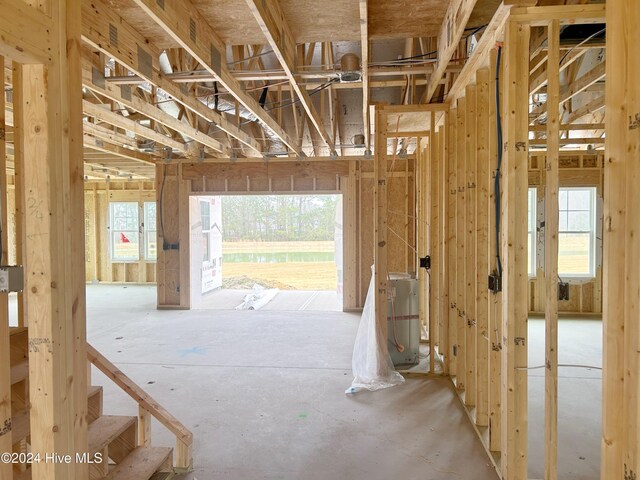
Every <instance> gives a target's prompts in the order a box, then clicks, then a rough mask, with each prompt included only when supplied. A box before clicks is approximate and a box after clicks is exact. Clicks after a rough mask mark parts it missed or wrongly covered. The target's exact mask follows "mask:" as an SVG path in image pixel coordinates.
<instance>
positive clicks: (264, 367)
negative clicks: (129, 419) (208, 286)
mask: <svg viewBox="0 0 640 480" xmlns="http://www.w3.org/2000/svg"><path fill="white" fill-rule="evenodd" d="M87 292H88V305H89V308H88V309H89V315H88V317H89V320H88V331H89V341H90V342H91V343H92V344H93V345H94V346H95V347H96V348H98V349H99V350H100V351H101V352H103V353H104V354H105V355H106V356H107V357H108V358H110V359H111V360H112V361H114V362H115V363H116V364H117V365H118V367H119V368H121V369H122V370H123V371H124V372H125V373H126V374H127V375H129V376H130V377H131V378H132V379H133V380H134V381H136V382H137V383H138V384H139V385H141V386H142V387H144V388H145V389H146V390H147V391H148V392H149V393H150V394H151V395H152V396H153V397H155V398H156V399H157V400H158V401H159V402H160V403H161V404H162V405H163V406H165V407H166V408H167V409H168V410H169V411H170V412H172V413H173V414H174V415H175V416H176V417H177V418H179V419H181V421H183V422H184V423H185V425H187V427H189V428H191V429H192V431H193V432H194V435H195V449H194V462H195V472H194V473H193V475H191V476H190V477H189V478H193V479H198V480H210V479H234V480H237V479H257V478H263V479H293V478H296V479H327V478H331V479H365V478H366V479H380V480H387V479H389V478H407V479H417V478H420V479H431V480H450V479H460V480H463V479H468V480H485V479H487V480H488V479H496V478H497V476H496V474H495V472H494V471H493V469H492V468H491V466H490V465H489V462H488V460H487V457H486V456H485V453H484V450H483V449H482V446H481V444H480V442H479V440H478V439H477V438H476V436H475V433H474V432H473V429H472V427H471V425H470V424H469V422H468V420H467V417H466V415H465V413H464V412H463V410H462V408H461V406H460V404H459V402H458V400H457V398H456V396H455V394H454V392H453V391H452V389H451V388H450V386H449V382H448V381H447V380H446V379H437V378H431V379H415V378H414V379H408V380H407V382H406V383H405V384H404V385H401V386H399V387H395V388H391V389H389V390H385V391H380V392H375V393H361V394H357V395H354V396H346V395H345V394H344V390H345V389H346V388H347V387H348V386H349V385H350V383H351V352H352V348H353V340H354V337H355V333H356V329H357V325H358V320H359V316H358V315H353V314H345V313H342V312H311V311H304V312H300V313H295V312H287V314H286V315H282V314H281V313H278V312H275V311H269V310H258V311H253V312H247V311H235V310H228V311H214V310H192V311H157V310H155V308H154V307H155V295H154V290H153V289H152V288H149V287H134V286H130V287H127V288H123V287H118V286H89V287H88V289H87ZM94 383H95V384H100V385H104V386H105V412H106V413H111V414H129V415H131V414H135V412H136V409H135V405H134V403H133V402H132V401H130V400H129V398H128V397H127V396H126V395H125V394H123V393H122V392H121V391H119V390H118V389H117V388H115V387H113V386H112V384H110V382H109V381H108V380H107V379H106V378H104V377H103V376H102V375H101V374H99V373H98V372H94ZM153 429H154V442H155V443H156V444H158V445H169V446H170V445H171V444H172V442H173V440H172V437H171V436H170V435H169V434H168V433H166V431H165V430H164V429H163V428H162V426H160V425H156V424H154V426H153ZM461 460H462V461H461Z"/></svg>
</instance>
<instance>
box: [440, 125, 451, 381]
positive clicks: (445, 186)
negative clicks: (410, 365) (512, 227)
mask: <svg viewBox="0 0 640 480" xmlns="http://www.w3.org/2000/svg"><path fill="white" fill-rule="evenodd" d="M450 116H451V115H450V113H447V114H446V115H445V119H444V125H442V126H441V127H440V129H439V133H440V145H441V147H442V149H441V153H440V175H439V179H438V183H439V186H438V193H439V200H438V201H439V203H440V207H439V209H438V216H439V217H440V221H439V230H438V235H439V237H440V246H439V249H440V250H439V252H440V255H439V258H438V262H439V263H440V276H439V280H438V281H439V282H440V287H439V289H440V301H439V307H438V316H439V318H440V323H441V325H442V333H441V335H440V341H441V343H442V344H441V346H440V354H441V355H442V356H443V366H442V367H443V368H442V373H443V374H444V375H449V374H450V365H451V334H450V329H449V272H448V267H449V235H448V220H449V197H450V194H449V181H448V179H449V172H448V167H447V165H448V161H449V132H448V130H447V124H448V122H449V117H450Z"/></svg>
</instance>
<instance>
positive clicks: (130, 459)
mask: <svg viewBox="0 0 640 480" xmlns="http://www.w3.org/2000/svg"><path fill="white" fill-rule="evenodd" d="M172 453H173V449H172V448H166V447H138V448H136V449H135V450H134V451H133V452H131V453H130V454H129V455H127V457H126V458H125V459H124V460H123V461H122V462H120V463H119V464H117V465H116V466H115V467H114V468H113V470H111V472H109V475H107V477H106V480H149V479H150V478H151V477H152V476H153V474H155V473H156V472H157V471H158V470H159V469H160V468H161V467H162V466H163V465H164V464H165V463H166V462H167V460H168V459H169V458H170V457H171V455H172Z"/></svg>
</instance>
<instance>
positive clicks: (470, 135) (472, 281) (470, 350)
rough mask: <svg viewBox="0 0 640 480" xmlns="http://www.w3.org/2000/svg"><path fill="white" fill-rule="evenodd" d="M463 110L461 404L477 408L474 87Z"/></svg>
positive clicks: (471, 88)
mask: <svg viewBox="0 0 640 480" xmlns="http://www.w3.org/2000/svg"><path fill="white" fill-rule="evenodd" d="M465 90H466V95H465V99H466V102H465V104H466V111H465V165H464V168H465V179H464V181H465V182H466V185H465V205H466V221H465V224H464V248H465V260H464V288H465V302H464V311H465V313H466V319H465V323H466V325H465V335H466V355H467V362H466V364H467V380H466V387H467V389H466V392H465V397H464V402H465V404H466V405H467V406H469V407H475V406H476V396H477V393H478V392H477V388H478V377H477V358H476V353H477V345H478V340H477V324H476V309H477V304H476V186H477V178H476V172H477V156H476V154H477V138H476V135H477V118H476V101H477V95H476V91H477V88H476V86H475V85H467V88H466V89H465Z"/></svg>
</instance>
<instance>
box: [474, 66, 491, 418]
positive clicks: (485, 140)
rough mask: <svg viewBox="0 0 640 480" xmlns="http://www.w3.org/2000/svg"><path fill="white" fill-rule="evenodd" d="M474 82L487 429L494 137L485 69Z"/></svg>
mask: <svg viewBox="0 0 640 480" xmlns="http://www.w3.org/2000/svg"><path fill="white" fill-rule="evenodd" d="M476 81H477V97H476V100H477V106H476V115H477V127H476V128H477V132H476V136H477V146H476V156H477V159H476V165H477V167H476V168H477V171H476V189H475V194H476V212H475V214H476V219H477V220H476V222H477V223H476V229H475V230H476V231H475V243H476V245H475V246H476V252H475V255H476V259H477V260H476V277H475V284H476V287H475V290H476V298H475V302H476V317H475V318H476V329H477V336H476V343H477V359H478V360H477V362H478V365H477V375H478V395H477V399H476V424H477V425H479V426H482V427H486V426H489V352H490V350H491V349H490V347H491V341H490V339H491V332H490V330H489V318H488V317H489V296H488V290H487V277H488V276H489V273H490V272H489V241H488V230H489V208H490V206H489V189H488V187H489V182H487V179H488V178H489V173H490V171H491V165H490V160H491V159H490V156H489V145H490V143H491V136H492V135H493V134H494V131H493V129H492V128H491V127H492V125H494V124H492V123H491V121H490V119H489V118H490V117H489V111H490V110H491V100H490V99H491V95H490V92H489V69H488V68H481V69H480V70H478V73H477V75H476Z"/></svg>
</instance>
